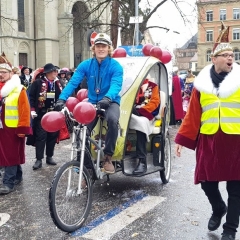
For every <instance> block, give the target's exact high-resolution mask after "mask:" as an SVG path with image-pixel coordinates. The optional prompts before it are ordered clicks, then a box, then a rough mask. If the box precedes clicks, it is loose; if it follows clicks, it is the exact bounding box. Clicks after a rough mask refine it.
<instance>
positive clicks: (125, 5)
mask: <svg viewBox="0 0 240 240" xmlns="http://www.w3.org/2000/svg"><path fill="white" fill-rule="evenodd" d="M138 1H139V4H140V3H141V0H138ZM166 2H172V3H173V5H174V6H175V7H176V8H177V10H178V12H179V15H180V16H181V18H182V20H183V22H184V23H185V24H187V23H189V20H188V16H187V15H186V14H185V13H184V11H183V10H182V9H181V8H180V5H181V3H183V2H184V3H186V4H189V5H190V3H189V1H188V0H162V1H159V3H157V4H155V5H154V7H152V6H151V2H150V1H149V0H147V7H146V8H145V9H141V8H139V15H141V16H142V17H143V22H142V23H141V24H140V25H139V30H140V32H142V33H144V31H145V30H147V29H150V28H160V29H165V30H166V31H168V30H169V29H168V28H166V27H163V26H159V25H156V26H147V23H148V20H149V19H150V18H151V17H152V15H153V14H154V13H156V12H157V10H158V9H159V8H160V7H161V6H162V5H163V4H164V3H166ZM94 3H95V5H94V7H93V8H92V9H91V10H90V11H89V12H88V13H87V14H86V16H85V17H86V18H89V16H93V15H95V16H96V12H99V9H106V8H107V7H109V6H110V7H111V16H109V18H110V17H111V20H110V21H108V22H101V21H99V19H101V15H102V14H103V11H101V12H100V13H98V14H97V16H96V17H95V19H94V20H93V21H92V23H91V24H90V25H88V26H82V27H84V28H86V27H89V28H91V29H97V28H99V27H101V26H103V25H104V26H105V27H106V28H107V29H108V30H109V31H110V33H111V38H112V40H113V46H114V47H116V45H117V37H118V28H119V27H121V37H122V44H123V45H129V44H132V39H133V36H134V25H132V24H130V23H129V19H130V17H131V16H135V1H134V0H103V1H99V3H96V1H94ZM154 3H155V1H154ZM193 11H195V8H193ZM82 22H85V23H86V21H82ZM79 24H80V25H81V24H82V23H79Z"/></svg>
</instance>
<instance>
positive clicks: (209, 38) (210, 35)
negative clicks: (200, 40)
mask: <svg viewBox="0 0 240 240" xmlns="http://www.w3.org/2000/svg"><path fill="white" fill-rule="evenodd" d="M206 41H207V42H212V41H213V30H207V34H206Z"/></svg>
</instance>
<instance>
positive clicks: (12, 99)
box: [5, 86, 23, 128]
mask: <svg viewBox="0 0 240 240" xmlns="http://www.w3.org/2000/svg"><path fill="white" fill-rule="evenodd" d="M22 88H23V86H18V87H16V88H15V89H14V90H13V91H12V92H11V93H10V94H9V95H8V96H7V97H6V98H5V124H6V126H7V127H12V128H15V127H17V126H18V118H19V117H18V99H19V95H20V93H21V91H22Z"/></svg>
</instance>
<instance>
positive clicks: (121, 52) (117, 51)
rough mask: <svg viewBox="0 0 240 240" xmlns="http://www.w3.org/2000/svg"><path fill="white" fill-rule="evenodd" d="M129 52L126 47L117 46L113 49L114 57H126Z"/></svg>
mask: <svg viewBox="0 0 240 240" xmlns="http://www.w3.org/2000/svg"><path fill="white" fill-rule="evenodd" d="M126 56H127V52H126V50H125V49H124V48H116V49H115V50H114V51H113V58H120V57H126Z"/></svg>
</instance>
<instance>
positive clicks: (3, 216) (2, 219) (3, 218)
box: [0, 213, 10, 227]
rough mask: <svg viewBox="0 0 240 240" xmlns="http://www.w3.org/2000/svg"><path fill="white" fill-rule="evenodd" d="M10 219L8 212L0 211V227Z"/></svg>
mask: <svg viewBox="0 0 240 240" xmlns="http://www.w3.org/2000/svg"><path fill="white" fill-rule="evenodd" d="M9 219H10V215H9V214H8V213H0V227H1V226H2V225H4V224H5V223H6V222H7V221H8V220H9Z"/></svg>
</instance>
